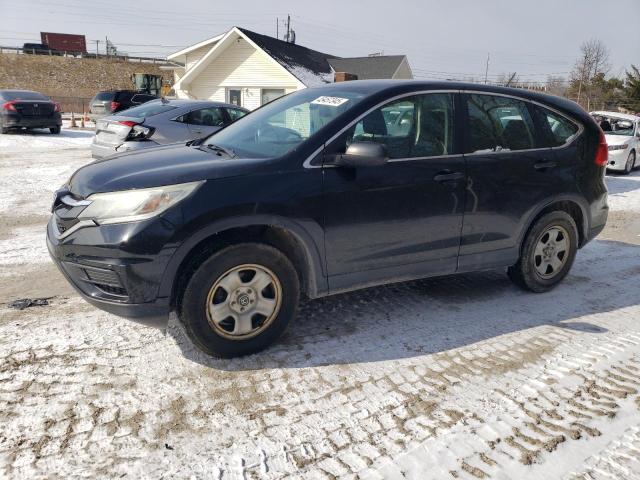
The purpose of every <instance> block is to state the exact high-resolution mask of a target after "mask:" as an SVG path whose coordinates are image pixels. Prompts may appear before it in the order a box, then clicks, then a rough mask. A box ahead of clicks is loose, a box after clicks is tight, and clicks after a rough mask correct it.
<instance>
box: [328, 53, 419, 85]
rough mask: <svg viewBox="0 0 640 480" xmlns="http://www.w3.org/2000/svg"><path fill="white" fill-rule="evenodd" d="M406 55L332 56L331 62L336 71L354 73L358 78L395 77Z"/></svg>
mask: <svg viewBox="0 0 640 480" xmlns="http://www.w3.org/2000/svg"><path fill="white" fill-rule="evenodd" d="M406 58H407V57H406V56H405V55H386V56H380V57H353V58H331V59H329V64H330V65H331V67H333V69H334V70H335V71H336V72H347V73H353V74H354V75H357V76H358V80H375V79H381V78H393V75H394V74H395V73H396V71H397V70H398V68H399V67H400V65H401V64H402V62H403V61H404V60H405V59H406Z"/></svg>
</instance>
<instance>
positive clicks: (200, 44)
mask: <svg viewBox="0 0 640 480" xmlns="http://www.w3.org/2000/svg"><path fill="white" fill-rule="evenodd" d="M224 36H225V34H224V33H221V34H220V35H216V36H215V37H211V38H207V39H206V40H203V41H202V42H198V43H195V44H193V45H191V46H190V47H187V48H183V49H182V50H180V51H178V52H175V53H172V54H171V55H167V60H173V59H176V58H178V57H181V56H182V55H186V54H187V53H189V52H192V51H193V50H197V49H198V48H201V47H205V46H207V45H212V44H214V43H216V42H217V41H218V40H220V39H221V38H222V37H224Z"/></svg>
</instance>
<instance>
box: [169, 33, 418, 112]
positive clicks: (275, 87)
mask: <svg viewBox="0 0 640 480" xmlns="http://www.w3.org/2000/svg"><path fill="white" fill-rule="evenodd" d="M167 59H168V60H170V61H173V62H176V63H179V64H182V65H184V67H181V66H180V67H174V76H175V83H174V86H173V89H174V91H175V93H176V96H177V97H178V98H194V99H199V100H203V99H209V100H213V101H220V102H229V103H234V104H236V105H241V106H243V107H245V108H248V109H254V108H257V107H259V106H260V105H262V104H264V103H267V102H269V101H271V100H273V99H274V98H277V97H279V96H281V95H284V94H286V93H290V92H293V91H295V90H300V89H303V88H307V87H312V86H317V85H322V84H326V83H331V82H333V81H334V74H335V73H336V72H346V73H350V74H354V75H356V76H357V77H358V79H366V78H412V73H411V68H410V67H409V63H408V61H407V58H406V56H404V55H396V56H376V57H358V58H339V57H335V56H333V55H328V54H326V53H322V52H318V51H316V50H311V49H309V48H306V47H303V46H301V45H296V44H294V43H289V42H285V41H283V40H278V39H277V38H273V37H269V36H267V35H261V34H259V33H255V32H252V31H249V30H246V29H243V28H238V27H234V28H232V29H231V30H230V31H228V32H227V33H225V34H222V35H218V36H216V37H213V38H210V39H208V40H205V41H203V42H200V43H197V44H195V45H192V46H190V47H187V48H185V49H183V50H180V51H179V52H176V53H173V54H171V55H169V56H168V57H167ZM350 70H352V71H350Z"/></svg>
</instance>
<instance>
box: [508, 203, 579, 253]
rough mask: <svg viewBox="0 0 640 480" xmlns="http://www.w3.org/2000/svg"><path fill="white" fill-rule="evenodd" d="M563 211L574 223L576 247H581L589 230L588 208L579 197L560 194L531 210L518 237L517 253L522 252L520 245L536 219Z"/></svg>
mask: <svg viewBox="0 0 640 480" xmlns="http://www.w3.org/2000/svg"><path fill="white" fill-rule="evenodd" d="M558 210H559V211H563V212H566V213H568V214H569V215H570V216H571V218H573V221H574V222H575V223H576V227H577V229H578V248H582V246H583V245H585V243H586V242H587V239H588V232H589V215H588V213H587V212H588V209H587V207H586V206H585V205H584V201H583V200H582V199H580V198H579V197H574V196H562V197H557V198H554V199H549V200H547V201H546V202H544V203H543V204H541V205H539V206H538V207H537V208H536V209H535V210H534V211H533V212H531V213H530V214H529V216H528V217H527V221H526V222H525V224H524V225H525V228H524V229H523V230H522V233H521V235H520V238H519V244H518V245H519V247H518V248H519V253H520V254H521V253H522V246H523V244H524V241H525V239H526V238H527V234H528V233H529V232H530V231H531V228H532V227H533V225H534V224H535V222H536V221H538V219H540V218H541V217H542V216H543V215H546V214H547V213H549V212H554V211H558Z"/></svg>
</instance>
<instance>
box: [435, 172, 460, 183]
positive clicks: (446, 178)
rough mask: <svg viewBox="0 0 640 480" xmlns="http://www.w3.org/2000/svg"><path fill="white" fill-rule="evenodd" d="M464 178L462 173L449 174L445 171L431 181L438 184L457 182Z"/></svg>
mask: <svg viewBox="0 0 640 480" xmlns="http://www.w3.org/2000/svg"><path fill="white" fill-rule="evenodd" d="M463 178H464V173H462V172H449V171H447V170H445V171H443V172H439V173H438V174H437V175H436V176H435V177H433V179H434V180H435V181H436V182H438V183H443V182H456V181H458V180H462V179H463Z"/></svg>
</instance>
